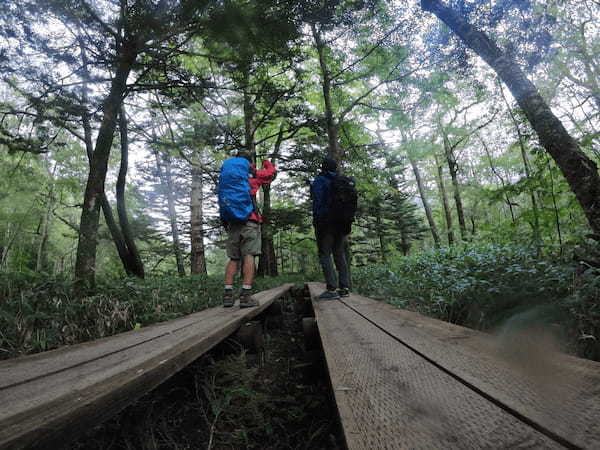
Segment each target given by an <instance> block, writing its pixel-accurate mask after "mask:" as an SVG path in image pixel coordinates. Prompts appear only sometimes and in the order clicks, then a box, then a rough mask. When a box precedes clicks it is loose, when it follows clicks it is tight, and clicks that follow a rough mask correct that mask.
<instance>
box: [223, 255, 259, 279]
mask: <svg viewBox="0 0 600 450" xmlns="http://www.w3.org/2000/svg"><path fill="white" fill-rule="evenodd" d="M244 263H245V261H244ZM237 269H238V262H237V261H234V260H233V259H230V260H229V262H228V263H227V266H226V267H225V286H231V285H232V284H233V278H234V277H235V273H236V272H237ZM244 272H245V270H244ZM253 275H254V274H253Z"/></svg>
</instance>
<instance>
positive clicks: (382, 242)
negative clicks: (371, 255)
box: [375, 207, 387, 264]
mask: <svg viewBox="0 0 600 450" xmlns="http://www.w3.org/2000/svg"><path fill="white" fill-rule="evenodd" d="M375 232H376V233H377V238H378V239H379V251H380V253H381V262H382V263H383V264H387V258H386V254H385V236H384V233H383V221H382V220H381V207H377V208H376V210H375Z"/></svg>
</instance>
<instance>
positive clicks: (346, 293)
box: [337, 288, 350, 297]
mask: <svg viewBox="0 0 600 450" xmlns="http://www.w3.org/2000/svg"><path fill="white" fill-rule="evenodd" d="M337 293H338V295H339V296H340V297H348V296H349V295H350V290H349V289H348V288H341V289H338V290H337Z"/></svg>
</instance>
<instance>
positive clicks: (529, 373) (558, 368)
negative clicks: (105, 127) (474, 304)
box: [343, 294, 600, 449]
mask: <svg viewBox="0 0 600 450" xmlns="http://www.w3.org/2000/svg"><path fill="white" fill-rule="evenodd" d="M343 302H344V303H346V304H347V305H348V306H350V307H351V308H353V309H354V310H356V311H357V312H358V313H360V314H361V315H363V316H364V317H366V318H367V319H369V320H371V321H373V322H375V323H376V324H377V325H378V326H379V327H381V328H382V329H384V330H385V331H386V332H387V333H389V334H391V335H392V336H394V337H395V338H397V339H398V340H400V341H402V342H403V343H405V344H406V345H408V346H410V347H411V348H413V349H414V350H416V351H417V352H419V353H421V354H423V355H426V356H427V358H429V359H430V360H431V361H432V362H434V363H435V364H437V365H439V366H440V367H443V368H444V369H445V370H447V371H448V372H450V373H452V374H454V375H455V376H456V377H458V378H460V379H462V380H464V381H465V382H466V383H468V384H470V385H472V386H473V387H474V388H475V389H478V390H480V391H482V392H485V394H487V395H489V396H490V397H491V398H493V399H494V401H496V402H498V403H500V404H502V405H504V406H505V407H506V408H507V409H509V410H512V411H514V412H515V413H516V414H518V415H521V416H523V417H525V418H527V420H529V421H531V422H532V423H533V424H534V426H536V427H539V428H540V429H543V430H546V432H548V433H550V434H551V435H552V434H554V435H556V436H557V438H558V439H559V440H561V441H562V442H563V443H564V444H565V445H567V446H572V447H579V448H590V449H592V448H600V363H598V362H595V361H590V360H584V359H580V358H575V357H572V356H569V355H565V354H563V353H559V352H557V351H556V349H555V348H553V346H552V345H551V343H549V342H547V341H545V340H543V339H544V337H543V336H539V335H536V334H533V335H526V334H525V335H517V336H516V337H515V339H510V338H507V337H500V336H491V335H488V334H485V333H481V332H478V331H475V330H470V329H467V328H464V327H460V326H457V325H453V324H450V323H447V322H443V321H439V320H436V319H432V318H429V317H425V316H423V315H421V314H418V313H414V312H411V311H405V310H401V309H398V308H395V307H393V306H392V305H389V304H387V303H384V302H378V301H375V300H372V299H369V298H366V297H362V296H359V295H354V294H353V295H351V296H350V297H349V298H347V299H344V301H343ZM538 339H541V341H538ZM532 340H533V341H532Z"/></svg>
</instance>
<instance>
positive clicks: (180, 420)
mask: <svg viewBox="0 0 600 450" xmlns="http://www.w3.org/2000/svg"><path fill="white" fill-rule="evenodd" d="M282 306H283V307H282V313H283V315H282V316H281V317H280V319H279V320H278V321H277V322H276V323H275V322H271V321H270V319H269V320H267V322H266V326H265V330H266V334H265V352H264V355H263V356H260V355H253V354H250V353H248V352H246V351H244V350H242V349H241V347H240V345H239V344H238V343H237V342H236V341H234V340H233V339H229V340H228V341H226V342H224V343H222V344H221V345H219V346H218V347H216V348H215V349H213V350H212V351H211V352H210V353H209V354H207V355H205V356H203V357H202V358H200V359H198V360H197V361H195V362H194V363H193V364H191V365H190V366H188V367H187V368H186V369H184V370H182V371H181V372H180V373H178V374H177V375H175V376H174V377H172V378H171V379H169V380H168V381H166V382H165V383H163V384H162V385H160V386H159V387H158V388H156V389H155V390H153V391H152V392H150V393H148V394H147V395H145V396H144V397H142V398H141V399H140V400H138V401H137V402H136V403H135V404H133V405H131V406H129V407H127V408H126V409H125V410H123V411H122V412H121V413H120V414H119V415H117V416H116V417H113V418H112V419H110V420H109V421H107V422H105V423H103V424H101V425H99V426H97V427H96V428H94V429H92V430H90V431H89V432H88V433H87V434H86V435H85V436H84V437H83V438H81V439H79V440H78V441H77V442H75V443H72V444H69V445H68V446H66V447H65V449H70V450H75V449H86V450H96V449H97V450H100V449H102V450H110V449H115V450H117V449H119V450H120V449H240V448H247V449H311V450H312V449H333V450H335V449H338V448H340V449H341V448H343V443H342V442H343V441H342V437H341V430H340V427H339V421H338V417H337V412H336V409H335V405H334V404H333V396H332V394H331V390H330V386H329V382H328V378H327V376H326V372H325V368H324V363H323V360H322V358H319V359H318V361H316V362H315V361H314V358H313V360H312V361H311V360H310V358H308V356H307V355H309V354H308V353H307V352H305V350H304V344H303V334H302V327H301V320H302V314H301V313H299V312H298V308H294V300H293V299H291V300H290V299H287V300H284V301H283V304H282Z"/></svg>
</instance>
